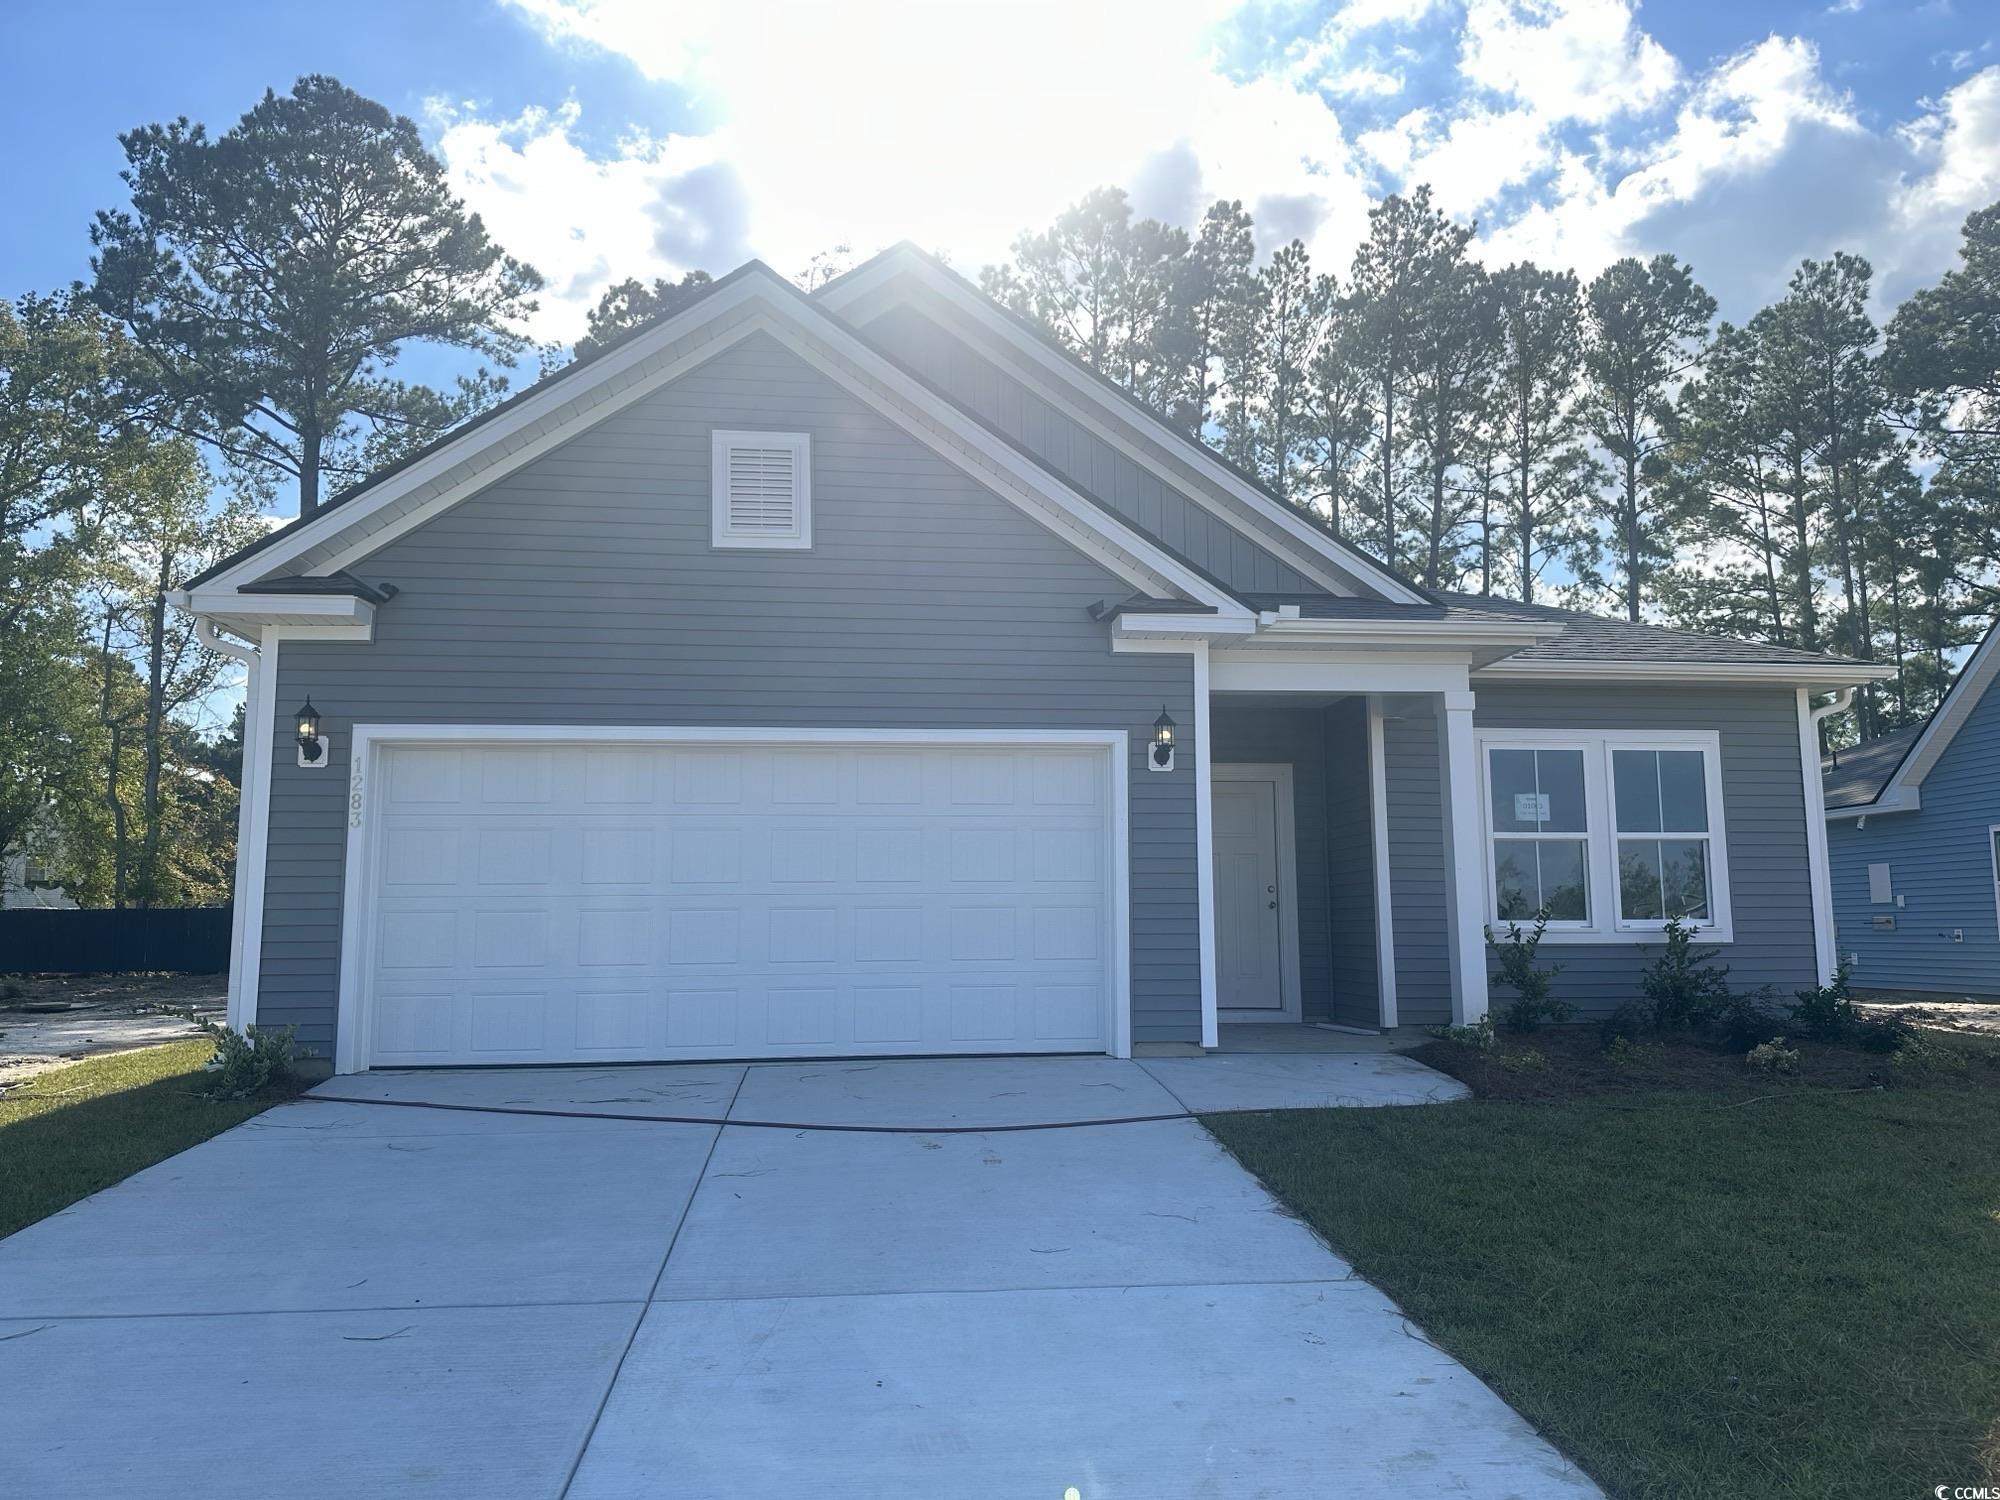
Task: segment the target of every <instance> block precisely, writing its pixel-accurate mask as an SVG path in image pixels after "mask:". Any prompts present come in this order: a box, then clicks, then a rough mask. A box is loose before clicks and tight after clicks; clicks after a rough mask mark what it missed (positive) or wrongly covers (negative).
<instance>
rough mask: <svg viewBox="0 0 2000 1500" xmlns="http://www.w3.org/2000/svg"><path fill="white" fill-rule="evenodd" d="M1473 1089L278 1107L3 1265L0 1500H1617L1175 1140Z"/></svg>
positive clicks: (1375, 1295) (650, 1094) (485, 1091)
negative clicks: (1, 1466)
mask: <svg viewBox="0 0 2000 1500" xmlns="http://www.w3.org/2000/svg"><path fill="white" fill-rule="evenodd" d="M1232 1062H1237V1063H1240V1066H1231V1065H1230V1064H1231V1063H1232ZM1280 1063H1282V1064H1284V1066H1278V1064H1280ZM1384 1065H1391V1066H1387V1067H1386V1068H1385V1067H1384ZM1412 1070H1414V1071H1412ZM1454 1088H1455V1085H1450V1084H1449V1080H1443V1079H1439V1078H1438V1077H1437V1075H1435V1074H1430V1075H1425V1074H1424V1072H1423V1070H1421V1069H1420V1068H1418V1065H1416V1064H1414V1063H1410V1062H1408V1061H1407V1060H1406V1059H1402V1058H1395V1057H1382V1056H1372V1057H1360V1058H1356V1057H1353V1056H1349V1055H1343V1054H1338V1053H1334V1054H1319V1055H1314V1056H1309V1057H1284V1058H1274V1057H1270V1056H1260V1055H1258V1054H1245V1055H1239V1056H1238V1057H1236V1058H1231V1057H1227V1056H1224V1057H1208V1058H1188V1059H1178V1058H1176V1059H1158V1060H1149V1061H1147V1062H1145V1063H1143V1064H1135V1063H1125V1062H1116V1061H1112V1060H1109V1059H1102V1058H1099V1059H1040V1060H1007V1059H993V1060H978V1061H973V1060H966V1061H949V1062H882V1063H819V1064H782V1065H757V1066H751V1067H747V1068H746V1067H741V1066H734V1067H671V1068H670V1067H662V1068H618V1069H580V1070H555V1071H527V1070H524V1071H518V1072H486V1073H439V1074H401V1075H370V1076H367V1077H365V1078H358V1079H355V1078H350V1079H337V1080H334V1081H333V1084H332V1085H329V1086H328V1087H327V1088H326V1089H325V1090H324V1092H327V1093H333V1092H338V1093H340V1094H343V1095H350V1096H357V1097H358V1093H357V1091H365V1092H367V1093H370V1094H374V1095H377V1096H379V1097H383V1098H389V1097H395V1098H401V1099H404V1100H406V1101H409V1102H412V1103H415V1102H422V1103H425V1104H446V1105H455V1106H459V1107H457V1108H451V1109H437V1108H401V1107H394V1106H385V1105H384V1104H381V1103H347V1102H326V1101H324V1100H319V1101H302V1102H299V1103H296V1104H292V1105H287V1106H283V1107H280V1108H278V1109H275V1110H272V1111H270V1112H268V1113H267V1114H265V1115H263V1116H260V1117H259V1118H258V1119H256V1120H254V1121H251V1122H250V1123H248V1124H246V1125H244V1126H241V1127H239V1128H237V1129H236V1130H232V1131H230V1132H228V1133H226V1134H225V1135H222V1136H220V1137H218V1138H216V1139H215V1140H213V1141H210V1142H208V1143H207V1144H205V1145H203V1146H199V1147H196V1148H195V1149H193V1150H191V1151H188V1152H185V1153H183V1154H182V1155H180V1156H178V1157H175V1158H174V1159H172V1160H171V1161H168V1162H164V1163H162V1164H161V1165H160V1166H158V1167H154V1168H152V1169H150V1170H149V1171H146V1172H142V1173H140V1174H138V1175H137V1176H135V1177H133V1178H131V1179H129V1180H128V1181H126V1182H124V1183H121V1184H119V1185H118V1186H117V1187H114V1188H112V1189H110V1190H108V1191H107V1192H104V1193H100V1194H98V1195H97V1196H96V1197H95V1198H92V1199H90V1200H88V1201H86V1202H85V1203H82V1204H78V1205H77V1206H76V1207H74V1208H72V1209H70V1210H68V1211H66V1212H64V1213H62V1214H59V1215H57V1216H56V1217H54V1218H52V1219H49V1220H46V1221H44V1222H43V1223H41V1224H38V1225H35V1226H32V1227H31V1228H29V1229H27V1230H24V1231H23V1232H22V1233H20V1234H18V1235H16V1236H14V1237H13V1238H12V1239H9V1240H6V1241H4V1242H0V1389H4V1390H6V1391H7V1392H8V1398H7V1400H6V1401H4V1402H0V1453H4V1454H6V1470H7V1478H6V1485H7V1487H9V1488H10V1489H11V1488H13V1487H18V1488H19V1490H20V1492H21V1493H23V1494H34V1495H37V1496H69V1495H74V1496H99V1495H106V1494H117V1495H121V1496H152V1495H160V1496H168V1495H172V1496H179V1495H183V1494H203V1495H217V1496H245V1497H251V1496H254V1497H258V1500H263V1497H267V1496H270V1495H275V1494H282V1495H285V1496H287V1497H288V1500H294V1497H297V1500H303V1497H310V1496H322V1495H324V1496H350V1495H357V1494H367V1495H405V1494H407V1495H423V1496H467V1497H480V1500H499V1497H511V1496H559V1495H569V1496H574V1497H579V1500H582V1497H591V1500H602V1497H621V1500H622V1497H638V1496H653V1495H664V1494H671V1495H674V1496H677V1497H703V1496H715V1497H731V1500H735V1497H781V1496H782V1497H793V1496H805V1495H813V1496H819V1495H828V1496H845V1495H853V1496H869V1497H876V1496H882V1495H906V1494H908V1495H915V1494H935V1495H951V1496H954V1497H957V1496H969V1497H982V1496H993V1497H996V1500H997V1497H1001V1496H1005V1497H1008V1500H1015V1497H1021V1496H1046V1497H1049V1500H1058V1497H1061V1496H1063V1495H1064V1494H1065V1492H1066V1491H1067V1490H1070V1489H1074V1491H1075V1492H1076V1493H1077V1495H1079V1496H1080V1497H1111V1496H1146V1497H1156V1496H1157V1497H1173V1496H1181V1495H1208V1494H1219V1495H1250V1494H1255V1495H1265V1496H1298V1497H1307V1496H1311V1497H1319V1496H1327V1495H1345V1494H1357V1495H1374V1494H1384V1495H1386V1494H1404V1493H1431V1492H1439V1491H1442V1492H1448V1493H1465V1494H1474V1495H1495V1496H1499V1495H1519V1496H1557V1495H1562V1496H1574V1495H1593V1494H1595V1493H1596V1491H1595V1490H1594V1488H1593V1487H1592V1486H1591V1485H1590V1484H1589V1483H1588V1482H1587V1481H1586V1480H1585V1479H1583V1478H1582V1476H1580V1475H1579V1474H1578V1473H1577V1472H1576V1471H1575V1470H1574V1469H1572V1468H1570V1467H1569V1466H1568V1465H1567V1464H1566V1463H1564V1461H1563V1460H1562V1459H1561V1458H1560V1457H1559V1456H1558V1455H1557V1454H1556V1453H1555V1452H1554V1451H1553V1450H1552V1449H1550V1448H1549V1447H1548V1446H1547V1445H1546V1444H1545V1443H1543V1442H1542V1441H1541V1440H1540V1439H1539V1438H1537V1437H1536V1436H1535V1434H1534V1433H1533V1432H1532V1431H1530V1430H1529V1429H1528V1427H1527V1426H1526V1424H1525V1423H1523V1422H1522V1421H1521V1420H1520V1419H1519V1418H1518V1417H1516V1416H1515V1415H1514V1414H1513V1413H1512V1412H1511V1411H1509V1410H1508V1408H1507V1407H1506V1406H1505V1405H1504V1404H1503V1403H1501V1402H1500V1401H1499V1400H1498V1399H1497V1398H1496V1397H1495V1396H1494V1395H1493V1394H1492V1393H1491V1392H1490V1391H1488V1390H1487V1389H1486V1388H1485V1387H1484V1386H1483V1385H1481V1384H1480V1383H1479V1382H1478V1381H1477V1380H1475V1379H1474V1378H1473V1377H1472V1376H1471V1375H1470V1374H1469V1373H1468V1372H1467V1371H1466V1370H1465V1369H1464V1368H1463V1367H1462V1366H1460V1365H1458V1364H1457V1363H1456V1362H1455V1361H1453V1360H1451V1359H1449V1358H1447V1357H1445V1356H1444V1355H1443V1354H1441V1353H1440V1352H1439V1351H1437V1350H1436V1349H1434V1348H1432V1347H1431V1346H1430V1345H1429V1344H1428V1343H1426V1342H1425V1341H1424V1340H1423V1338H1422V1336H1421V1334H1419V1333H1418V1332H1417V1331H1416V1330H1414V1329H1413V1328H1411V1327H1409V1326H1408V1325H1407V1324H1406V1323H1405V1322H1404V1320H1403V1319H1402V1317H1401V1315H1400V1314H1399V1313H1398V1312H1397V1310H1396V1309H1395V1307H1394V1306H1393V1305H1392V1304H1391V1303H1390V1302H1389V1301H1388V1300H1387V1299H1386V1298H1384V1297H1383V1296H1382V1295H1381V1294H1380V1293H1379V1292H1377V1291H1376V1290H1375V1289H1374V1288H1372V1287H1370V1286H1369V1285H1368V1284H1367V1283H1365V1282H1362V1281H1360V1280H1358V1279H1356V1278H1355V1277H1354V1276H1353V1275H1352V1273H1351V1272H1350V1270H1349V1269H1348V1267H1347V1266H1346V1264H1345V1263H1344V1262H1342V1261H1341V1260H1339V1259H1338V1258H1337V1257H1335V1256H1334V1255H1332V1254H1331V1253H1330V1252H1329V1251H1328V1250H1327V1249H1326V1248H1325V1246H1324V1245H1322V1244H1321V1243H1320V1241H1319V1240H1318V1239H1317V1238H1316V1237H1314V1236H1313V1235H1312V1234H1311V1233H1310V1232H1309V1231H1307V1230H1306V1229H1305V1228H1304V1227H1303V1226H1302V1225H1300V1224H1299V1223H1298V1222H1297V1221H1295V1220H1293V1219H1292V1218H1290V1217H1289V1216H1287V1215H1286V1214H1284V1213H1283V1212H1281V1211H1280V1210H1279V1209H1278V1208H1277V1205H1276V1204H1275V1203H1273V1202H1272V1200H1271V1199H1270V1198H1269V1196H1268V1195H1267V1194H1266V1193H1265V1192H1264V1191H1263V1189H1262V1188H1261V1186H1259V1185H1258V1183H1257V1182H1256V1181H1255V1180H1254V1179H1253V1178H1251V1177H1250V1176H1249V1175H1248V1174H1247V1173H1245V1172H1244V1171H1243V1170H1242V1169H1241V1168H1240V1167H1238V1166H1237V1165H1236V1163H1235V1162H1234V1160H1233V1159H1232V1158H1230V1157H1229V1156H1228V1155H1227V1154H1226V1153H1225V1152H1223V1151H1222V1150H1221V1149H1220V1148H1219V1147H1218V1146H1217V1145H1216V1144H1215V1143H1214V1141H1213V1140H1212V1139H1211V1138H1210V1137H1209V1136H1208V1135H1207V1133H1206V1132H1205V1131H1204V1130H1203V1129H1202V1128H1201V1126H1200V1125H1199V1124H1198V1123H1197V1122H1195V1121H1194V1120H1192V1119H1189V1118H1186V1117H1185V1115H1186V1111H1187V1110H1188V1109H1189V1108H1209V1107H1214V1101H1227V1102H1225V1103H1224V1105H1223V1107H1253V1106H1252V1104H1251V1103H1250V1102H1248V1101H1254V1100H1256V1099H1259V1098H1261V1099H1263V1100H1264V1101H1265V1102H1264V1103H1263V1104H1262V1105H1261V1106H1257V1107H1288V1106H1289V1105H1290V1104H1292V1103H1294V1102H1296V1101H1299V1100H1301V1099H1308V1100H1311V1101H1312V1102H1320V1101H1325V1100H1332V1099H1342V1100H1353V1101H1356V1102H1359V1101H1361V1100H1363V1099H1367V1100H1370V1101H1372V1102H1389V1100H1391V1099H1392V1098H1394V1099H1405V1100H1414V1099H1419V1098H1425V1097H1442V1096H1444V1095H1446V1094H1449V1093H1450V1092H1451V1091H1452V1090H1453V1089H1454ZM516 1111H545V1112H542V1113H527V1112H516ZM571 1115H580V1116H584V1117H583V1118H572V1117H570V1116H571ZM620 1115H643V1116H646V1117H647V1118H643V1119H623V1118H614V1116H620ZM1160 1115H1164V1116H1167V1118H1164V1119H1161V1118H1145V1119H1143V1121H1142V1122H1139V1123H1096V1124H1083V1125H1079V1126H1075V1127H1072V1128H1055V1129H1035V1128H1030V1129H1022V1128H1020V1127H1023V1126H1041V1125H1047V1124H1050V1123H1051V1122H1055V1121H1092V1120H1094V1121H1098V1122H1103V1121H1107V1120H1114V1119H1115V1120H1133V1119H1134V1118H1135V1117H1150V1116H1160ZM661 1116H678V1117H685V1118H690V1119H698V1120H700V1121H702V1122H703V1123H690V1124H680V1123H667V1122H665V1121H663V1120H662V1119H661V1118H659V1117H661ZM750 1120H759V1121H772V1122H779V1121H783V1122H788V1123H789V1127H790V1128H783V1129H779V1128H770V1127H768V1126H757V1125H749V1124H744V1123H740V1122H743V1121H750ZM725 1121H726V1122H731V1123H722V1122H725ZM815 1126H819V1127H830V1126H848V1127H853V1126H872V1127H884V1126H891V1127H893V1126H903V1127H904V1128H903V1129H900V1130H890V1131H881V1130H879V1129H878V1130H876V1131H868V1130H854V1129H851V1128H850V1129H845V1130H841V1129H828V1128H813V1127H815ZM1010 1126H1011V1127H1014V1128H1013V1129H1009V1128H1008V1127H1010ZM912 1127H913V1128H912Z"/></svg>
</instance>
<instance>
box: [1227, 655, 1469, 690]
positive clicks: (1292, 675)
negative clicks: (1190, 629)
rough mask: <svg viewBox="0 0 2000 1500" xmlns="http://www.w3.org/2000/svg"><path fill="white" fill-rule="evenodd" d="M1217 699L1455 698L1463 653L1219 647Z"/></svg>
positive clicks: (1461, 676) (1462, 675)
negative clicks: (1313, 695)
mask: <svg viewBox="0 0 2000 1500" xmlns="http://www.w3.org/2000/svg"><path fill="white" fill-rule="evenodd" d="M1209 671H1210V674H1211V675H1210V685H1211V687H1212V688H1213V690H1214V691H1216V692H1218V693H1222V692H1232V693H1451V692H1463V691H1465V686H1466V662H1465V656H1464V655H1463V653H1460V654H1458V655H1457V656H1455V657H1454V656H1452V655H1449V654H1446V653H1440V654H1438V655H1437V656H1436V657H1434V658H1432V657H1416V656H1410V657H1404V656H1388V657H1385V656H1384V655H1383V654H1382V653H1381V652H1379V651H1369V650H1366V649H1362V650H1356V651H1349V652H1336V651H1315V650H1310V649H1300V650H1284V651H1259V650H1255V649H1253V648H1251V647H1249V646H1241V647H1238V646H1229V647H1218V648H1216V649H1214V650H1212V651H1211V653H1210V657H1209Z"/></svg>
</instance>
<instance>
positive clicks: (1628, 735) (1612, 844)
mask: <svg viewBox="0 0 2000 1500" xmlns="http://www.w3.org/2000/svg"><path fill="white" fill-rule="evenodd" d="M1474 741H1475V743H1476V744H1477V746H1478V749H1479V818H1480V830H1481V833H1482V835H1483V837H1484V839H1485V865H1486V871H1485V886H1486V921H1487V924H1488V925H1489V926H1490V927H1492V928H1493V930H1494V931H1495V932H1504V931H1505V930H1506V927H1507V923H1506V921H1504V920H1503V919H1502V918H1500V917H1499V916H1497V915H1495V913H1497V912H1498V910H1499V906H1500V893H1499V883H1498V881H1497V879H1496V877H1495V873H1494V870H1495V863H1496V854H1497V850H1496V848H1495V844H1494V841H1495V839H1497V838H1506V837H1508V835H1506V834H1496V833H1495V832H1494V831H1493V761H1492V754H1491V752H1492V751H1494V750H1496V749H1505V750H1581V751H1582V752H1583V805H1584V824H1585V832H1584V834H1583V839H1584V842H1585V845H1586V855H1585V858H1586V860H1587V869H1586V879H1587V882H1588V892H1587V898H1588V901H1589V912H1590V920H1588V921H1587V922H1551V923H1549V927H1548V932H1547V933H1546V935H1545V936H1544V938H1543V941H1545V942H1549V943H1652V942H1657V941H1659V937H1660V933H1661V932H1662V931H1663V930H1664V929H1665V928H1666V925H1667V924H1666V922H1665V921H1664V920H1661V921H1640V920H1636V919H1631V918H1627V917H1624V916H1623V915H1621V914H1620V910H1619V905H1618V839H1619V830H1618V824H1617V809H1616V799H1615V798H1614V797H1613V796H1612V786H1613V782H1612V760H1611V752H1612V751H1614V750H1699V751H1700V752H1701V754H1702V787H1703V791H1704V792H1705V793H1706V795H1707V798H1708V832H1707V835H1706V837H1707V839H1708V854H1709V859H1708V897H1709V909H1710V912H1711V920H1709V921H1707V922H1699V923H1691V924H1689V925H1690V926H1692V927H1693V928H1694V929H1695V931H1696V932H1697V933H1699V934H1700V937H1701V941H1703V942H1704V943H1728V942H1733V941H1734V940H1735V936H1736V932H1735V918H1734V914H1733V909H1732V907H1731V905H1730V899H1729V836H1728V829H1727V828H1726V826H1725V825H1724V821H1723V813H1722V800H1723V799H1722V737H1721V735H1719V734H1717V733H1715V732H1714V731H1712V730H1639V729H1633V730H1615V729H1606V730H1588V729H1480V730H1477V731H1475V733H1474ZM1552 836H1553V835H1552ZM1632 836H1633V837H1643V836H1644V835H1643V833H1637V832H1635V833H1634V834H1633V835H1632Z"/></svg>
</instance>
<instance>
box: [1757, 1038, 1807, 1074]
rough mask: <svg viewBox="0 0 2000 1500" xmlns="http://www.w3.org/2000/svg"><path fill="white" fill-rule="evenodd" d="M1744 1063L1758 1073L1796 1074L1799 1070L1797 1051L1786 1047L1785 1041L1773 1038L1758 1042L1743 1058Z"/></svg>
mask: <svg viewBox="0 0 2000 1500" xmlns="http://www.w3.org/2000/svg"><path fill="white" fill-rule="evenodd" d="M1743 1060H1744V1061H1745V1062H1747V1063H1749V1064H1750V1066H1751V1067H1753V1068H1755V1069H1757V1070H1758V1071H1759V1072H1760V1073H1786V1074H1792V1073H1797V1072H1798V1070H1799V1054H1798V1049H1797V1048H1794V1047H1787V1046H1786V1045H1785V1039H1784V1038H1783V1037H1781V1036H1774V1037H1772V1038H1771V1040H1770V1041H1768V1042H1760V1043H1758V1044H1757V1045H1756V1046H1755V1047H1752V1048H1751V1049H1750V1051H1749V1052H1748V1053H1747V1054H1746V1055H1745V1056H1744V1059H1743Z"/></svg>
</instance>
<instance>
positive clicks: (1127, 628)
mask: <svg viewBox="0 0 2000 1500" xmlns="http://www.w3.org/2000/svg"><path fill="white" fill-rule="evenodd" d="M1256 629H1257V620H1256V617H1255V616H1254V615H1251V614H1248V613H1243V614H1236V615H1197V614H1186V615H1164V614H1132V615H1127V614H1120V615H1116V616H1114V617H1113V620H1112V625H1111V634H1112V638H1113V639H1114V640H1121V641H1193V640H1203V641H1205V640H1212V639H1217V638H1229V637H1243V636H1248V635H1251V634H1252V633H1253V632H1255V630H1256Z"/></svg>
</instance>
